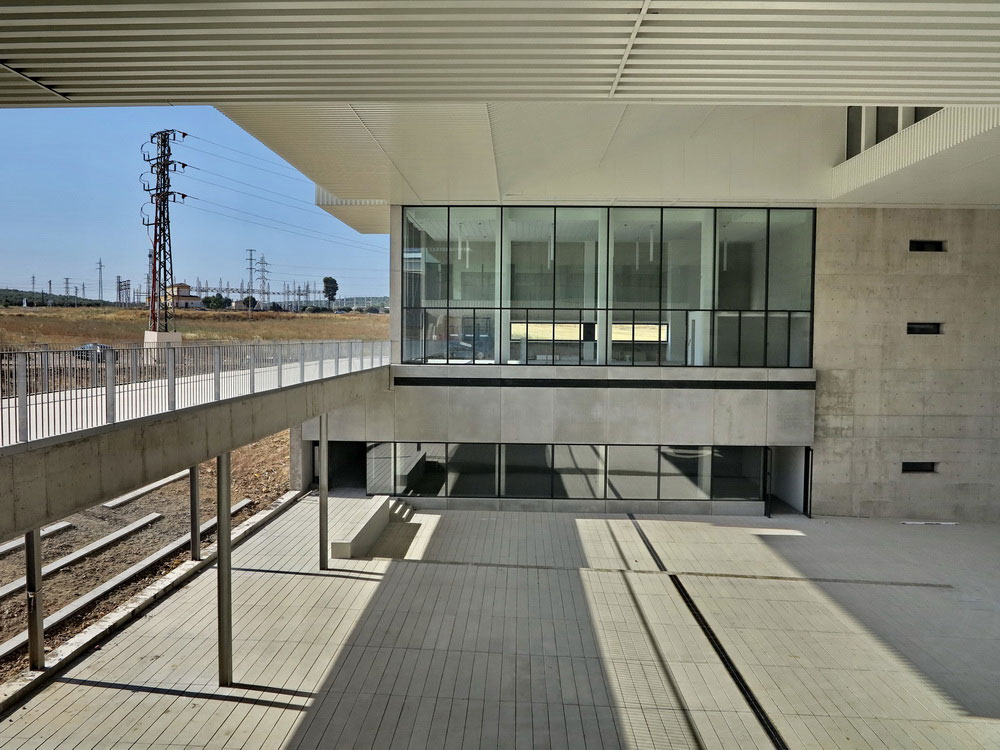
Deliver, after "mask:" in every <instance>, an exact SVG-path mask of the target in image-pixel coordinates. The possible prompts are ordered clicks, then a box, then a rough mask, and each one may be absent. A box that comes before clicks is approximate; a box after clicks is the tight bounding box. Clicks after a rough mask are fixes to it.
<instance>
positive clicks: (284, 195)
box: [177, 164, 381, 250]
mask: <svg viewBox="0 0 1000 750" xmlns="http://www.w3.org/2000/svg"><path fill="white" fill-rule="evenodd" d="M184 167H186V168H188V169H197V170H198V171H199V172H205V173H207V174H210V175H214V176H216V177H221V178H222V179H224V180H231V181H232V182H236V183H239V184H240V185H246V186H247V187H252V188H253V189H254V190H260V191H261V192H264V193H271V194H272V195H278V196H281V197H282V198H288V199H289V200H292V201H295V202H296V203H302V204H303V205H305V206H309V208H310V209H315V208H319V207H318V206H317V205H316V204H315V203H312V202H310V201H306V200H302V199H301V198H296V197H294V196H291V195H288V194H287V193H279V192H277V191H276V190H268V189H267V188H263V187H260V186H259V185H255V184H254V183H252V182H244V181H243V180H237V179H235V178H233V177H229V176H228V175H224V174H221V173H219V172H212V171H211V170H208V169H203V168H202V167H198V166H195V165H194V164H184ZM177 174H179V175H181V176H182V177H190V178H191V179H192V180H197V181H198V182H204V183H205V184H206V185H214V186H215V187H219V188H222V189H223V190H232V191H233V192H236V193H243V194H244V195H249V196H251V197H253V198H259V199H261V200H270V199H269V198H265V197H264V196H259V195H253V194H252V193H244V191H242V190H236V188H231V187H228V186H226V185H219V184H217V183H214V182H210V181H209V180H203V179H200V178H198V177H195V176H194V175H190V174H186V173H184V172H178V173H177ZM273 202H274V203H278V204H279V205H287V204H282V203H281V201H273ZM288 207H289V208H299V207H298V206H288ZM299 210H300V211H301V210H306V209H299ZM309 213H311V214H312V215H314V216H315V215H316V214H315V212H313V211H312V210H309ZM308 231H314V230H308ZM315 231H318V230H315ZM329 236H331V237H339V238H340V239H342V240H343V241H344V242H350V243H353V244H355V245H361V246H368V247H372V248H375V249H378V250H381V248H379V247H378V246H377V245H374V244H373V243H369V242H365V241H363V240H358V239H354V238H352V237H342V236H341V235H334V234H330V235H329Z"/></svg>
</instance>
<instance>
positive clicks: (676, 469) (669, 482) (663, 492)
mask: <svg viewBox="0 0 1000 750" xmlns="http://www.w3.org/2000/svg"><path fill="white" fill-rule="evenodd" d="M711 496H712V449H711V448H710V447H706V446H702V445H664V446H661V447H660V499H661V500H707V499H708V498H710V497H711Z"/></svg>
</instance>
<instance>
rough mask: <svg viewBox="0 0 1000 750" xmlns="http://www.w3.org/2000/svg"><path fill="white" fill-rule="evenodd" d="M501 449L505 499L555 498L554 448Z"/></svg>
mask: <svg viewBox="0 0 1000 750" xmlns="http://www.w3.org/2000/svg"><path fill="white" fill-rule="evenodd" d="M526 418H529V419H530V416H528V415H526ZM502 450H503V476H502V477H501V484H500V493H501V494H502V495H503V496H504V497H552V446H549V445H522V444H518V443H512V444H507V445H504V446H502Z"/></svg>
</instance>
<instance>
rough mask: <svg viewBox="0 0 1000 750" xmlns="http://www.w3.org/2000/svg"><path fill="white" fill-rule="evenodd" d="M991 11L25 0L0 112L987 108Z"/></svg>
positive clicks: (723, 4)
mask: <svg viewBox="0 0 1000 750" xmlns="http://www.w3.org/2000/svg"><path fill="white" fill-rule="evenodd" d="M998 39H1000V6H998V4H997V3H995V2H957V1H956V0H943V1H942V0H939V1H937V2H933V1H931V2H916V3H915V2H904V1H903V0H882V1H881V2H868V1H859V0H855V1H853V2H852V1H848V2H830V1H828V0H794V1H793V0H777V1H776V2H766V3H764V2H758V0H697V1H693V0H689V1H688V2H678V1H677V0H437V1H434V0H249V1H241V2H233V1H230V2H206V1H195V0H174V1H171V2H162V1H160V2H156V1H152V2H147V1H139V0H131V1H127V0H117V1H113V2H85V1H83V0H61V1H60V2H52V1H50V0H37V1H33V2H25V1H24V0H22V1H21V2H17V1H16V0H14V1H13V2H5V3H3V4H2V6H0V63H3V64H4V65H6V66H8V68H9V69H10V70H13V71H17V72H19V73H23V74H24V75H26V76H27V77H28V78H30V79H32V80H34V81H36V82H37V83H38V85H37V86H33V85H25V84H26V83H27V81H24V80H23V79H20V78H19V77H18V76H17V75H16V74H14V73H11V72H10V71H9V70H8V71H4V72H0V105H6V106H39V105H45V104H48V103H52V104H60V103H65V100H63V99H61V98H60V96H58V95H57V94H56V93H53V92H58V94H61V95H62V96H65V97H67V98H68V99H69V101H71V102H73V103H76V104H167V103H172V104H185V103H208V104H216V105H219V104H232V103H240V102H244V103H245V102H289V101H290V102H331V101H353V102H360V101H369V102H370V101H378V102H385V101H419V102H426V101H440V100H450V101H497V100H505V99H507V100H509V99H516V100H528V99H544V100H553V99H607V98H613V99H624V100H633V101H634V100H640V99H646V100H652V101H661V102H675V103H712V104H724V103H728V104H865V103H869V104H893V105H947V104H997V103H1000V77H998V76H997V75H996V73H997V71H998V66H1000V44H998Z"/></svg>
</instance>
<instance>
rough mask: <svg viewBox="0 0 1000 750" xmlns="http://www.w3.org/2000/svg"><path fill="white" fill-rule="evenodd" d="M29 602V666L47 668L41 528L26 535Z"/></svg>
mask: <svg viewBox="0 0 1000 750" xmlns="http://www.w3.org/2000/svg"><path fill="white" fill-rule="evenodd" d="M24 567H25V576H24V579H25V584H24V589H25V593H26V594H27V604H28V668H29V669H45V609H44V608H43V607H42V538H41V533H40V530H39V529H32V530H31V531H29V532H28V533H27V534H25V535H24Z"/></svg>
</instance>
